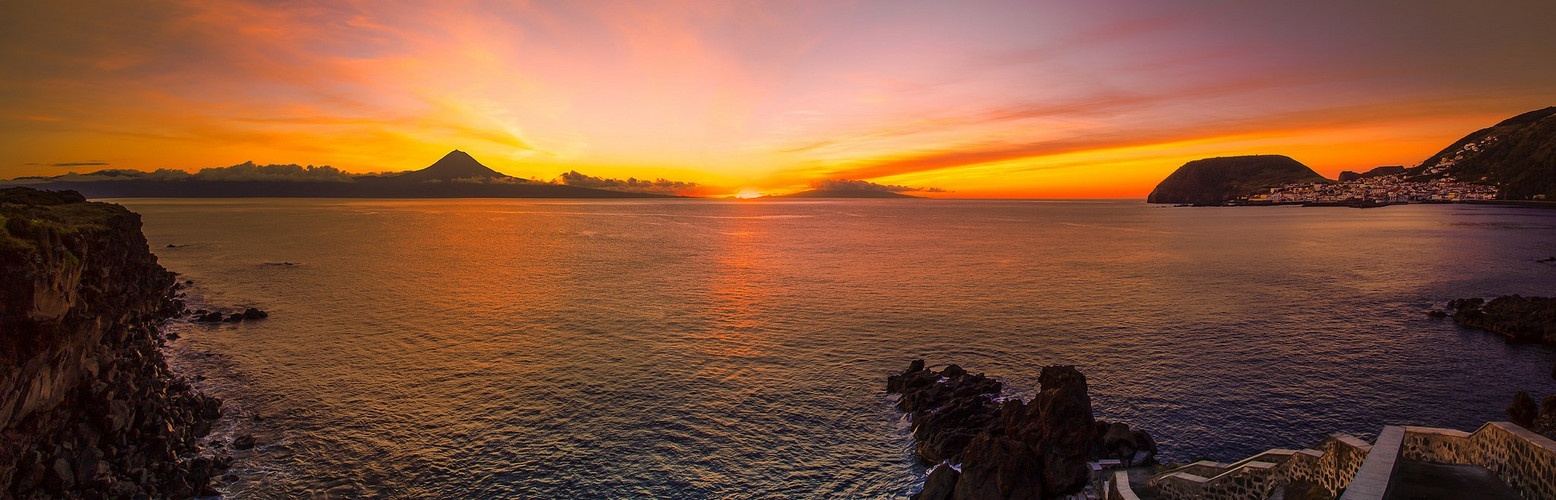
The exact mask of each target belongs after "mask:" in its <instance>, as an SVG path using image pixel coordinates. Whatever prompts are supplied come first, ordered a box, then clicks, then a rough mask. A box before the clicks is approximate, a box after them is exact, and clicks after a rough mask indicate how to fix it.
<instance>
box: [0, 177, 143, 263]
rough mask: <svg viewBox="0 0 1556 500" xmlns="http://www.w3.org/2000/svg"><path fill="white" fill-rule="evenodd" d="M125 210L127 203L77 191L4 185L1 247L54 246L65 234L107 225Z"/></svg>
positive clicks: (0, 209) (0, 199)
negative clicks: (92, 197)
mask: <svg viewBox="0 0 1556 500" xmlns="http://www.w3.org/2000/svg"><path fill="white" fill-rule="evenodd" d="M19 190H21V191H19ZM124 213H125V210H124V207H121V206H118V205H114V204H110V203H95V202H87V201H85V199H84V198H81V195H79V194H76V193H74V192H59V193H56V192H49V191H38V190H36V189H27V188H9V189H0V248H15V249H29V248H48V247H53V246H55V245H58V244H59V242H60V237H61V236H63V235H67V234H75V233H77V232H80V231H82V230H87V229H102V228H105V227H107V223H108V221H109V220H110V219H112V218H113V217H115V216H118V215H122V214H124Z"/></svg>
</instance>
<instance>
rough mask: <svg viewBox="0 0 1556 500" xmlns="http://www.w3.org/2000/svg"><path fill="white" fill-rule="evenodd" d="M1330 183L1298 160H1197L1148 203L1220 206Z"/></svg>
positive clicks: (1153, 193)
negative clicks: (1278, 189) (1284, 188)
mask: <svg viewBox="0 0 1556 500" xmlns="http://www.w3.org/2000/svg"><path fill="white" fill-rule="evenodd" d="M1303 182H1330V180H1329V179H1326V178H1324V176H1322V175H1318V172H1314V171H1313V169H1311V168H1308V166H1307V165H1303V164H1302V163H1301V162H1298V161H1297V160H1293V159H1291V158H1290V157H1287V156H1282V155H1254V156H1228V157H1224V158H1206V159H1203V160H1194V161H1191V162H1188V163H1185V164H1183V166H1181V167H1178V170H1175V171H1173V173H1172V175H1168V176H1167V178H1166V179H1163V180H1162V182H1161V183H1160V184H1157V185H1156V189H1154V190H1152V191H1151V194H1150V196H1148V197H1146V201H1147V202H1150V203H1189V204H1194V205H1220V204H1222V203H1226V202H1228V201H1231V200H1233V199H1236V198H1239V197H1243V196H1248V195H1251V194H1256V193H1262V192H1267V191H1268V190H1269V189H1270V188H1272V187H1278V186H1280V185H1282V184H1296V183H1303Z"/></svg>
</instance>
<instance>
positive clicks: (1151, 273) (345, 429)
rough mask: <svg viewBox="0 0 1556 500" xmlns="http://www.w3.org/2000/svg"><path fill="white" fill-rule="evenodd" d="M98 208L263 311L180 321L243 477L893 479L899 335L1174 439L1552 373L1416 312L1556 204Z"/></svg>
mask: <svg viewBox="0 0 1556 500" xmlns="http://www.w3.org/2000/svg"><path fill="white" fill-rule="evenodd" d="M120 202H122V203H124V204H125V205H127V206H129V207H130V208H131V209H133V210H135V211H138V212H140V213H142V214H144V217H145V230H146V234H147V236H148V238H149V240H150V242H151V244H152V249H153V251H155V252H156V253H157V255H158V257H159V258H160V259H161V261H162V263H163V265H165V266H167V267H168V268H169V269H172V270H174V271H177V272H180V273H182V274H183V275H184V277H185V278H188V279H193V280H194V281H195V282H196V285H195V288H194V289H193V291H192V295H193V296H194V298H196V299H198V300H200V301H203V302H205V303H209V304H216V305H221V306H239V305H242V306H258V307H261V308H264V309H267V310H269V311H270V313H271V316H270V318H269V319H267V320H264V321H261V322H253V323H244V324H241V325H230V324H228V325H220V326H202V325H190V324H178V325H174V327H173V328H175V329H176V330H177V331H178V332H179V333H181V334H182V338H180V339H179V340H178V341H176V342H174V343H173V344H172V345H173V349H174V350H175V351H177V352H178V353H179V355H180V357H179V361H178V364H179V365H180V366H181V367H182V368H183V369H185V370H186V372H188V373H192V374H198V375H201V376H204V377H206V378H205V379H204V380H203V381H202V382H200V383H198V384H197V385H199V386H201V387H202V388H203V389H205V390H207V391H210V392H213V393H215V394H217V395H220V396H222V397H225V398H227V399H228V404H229V407H230V408H231V409H232V410H233V411H231V412H230V413H233V414H236V415H237V417H236V418H233V419H229V420H228V421H227V423H225V424H224V426H223V427H222V429H221V430H220V431H219V432H220V433H221V435H223V436H227V435H230V434H231V433H239V432H252V433H255V434H257V435H258V436H260V442H261V446H260V447H259V449H258V451H257V452H255V453H251V454H250V453H240V454H239V456H240V460H239V462H238V467H237V468H236V469H235V472H237V474H238V475H239V476H240V480H239V481H238V482H237V483H235V484H233V485H232V486H231V488H230V490H231V492H233V493H237V494H238V495H239V496H240V497H247V496H260V497H268V496H291V495H296V494H301V493H304V492H325V491H333V492H335V493H337V494H341V495H345V496H351V497H366V496H372V497H377V496H387V497H418V498H456V497H471V496H475V497H502V498H506V497H524V498H559V497H569V496H584V497H647V496H652V497H686V498H708V497H718V498H743V497H772V498H787V497H819V496H827V497H891V496H900V495H905V494H907V493H910V492H911V491H913V490H914V489H915V488H916V484H917V483H918V482H920V481H922V475H923V474H924V469H923V468H922V467H917V466H915V465H913V461H912V459H911V457H910V455H909V453H910V451H909V450H910V441H909V437H908V435H907V429H906V426H905V423H904V422H903V421H902V420H901V419H900V416H899V415H898V414H896V413H895V412H894V411H892V410H891V409H890V407H889V403H888V401H887V398H886V395H885V394H884V391H883V390H882V389H883V384H884V377H885V375H886V374H887V373H888V372H890V371H894V370H900V369H901V368H903V367H904V366H905V365H906V364H907V361H908V360H910V359H912V358H915V357H923V358H927V359H928V360H929V361H930V363H931V364H934V363H946V362H956V363H960V364H962V365H963V366H967V367H969V368H971V369H972V370H974V371H984V372H987V373H989V374H991V375H996V376H998V377H1001V378H1003V379H1004V380H1006V381H1007V383H1008V384H1009V385H1010V387H1011V390H1012V392H1013V393H1014V394H1016V395H1021V396H1023V397H1027V396H1030V394H1031V392H1032V391H1033V385H1034V384H1035V383H1036V380H1035V379H1036V374H1037V371H1038V367H1040V366H1041V365H1043V364H1053V363H1068V364H1076V365H1079V366H1080V367H1081V369H1082V370H1083V371H1084V372H1085V373H1086V375H1087V376H1088V378H1089V379H1090V382H1091V394H1092V398H1093V403H1094V404H1095V406H1096V408H1097V411H1098V413H1099V414H1100V415H1099V416H1101V417H1103V418H1107V419H1110V420H1114V419H1116V420H1123V421H1127V422H1130V423H1132V424H1134V425H1136V426H1137V427H1142V428H1144V429H1147V430H1149V431H1150V432H1152V433H1153V434H1154V435H1155V436H1156V438H1157V439H1158V441H1159V442H1160V444H1161V447H1162V448H1163V450H1164V451H1165V452H1166V453H1167V454H1168V455H1169V457H1168V458H1174V459H1188V458H1191V457H1202V456H1203V457H1212V458H1218V459H1231V458H1235V457H1238V456H1239V455H1245V454H1248V453H1251V452H1254V451H1257V450H1262V449H1265V448H1269V447H1276V446H1280V447H1298V446H1304V445H1310V444H1313V443H1315V442H1316V441H1317V440H1319V439H1321V438H1322V437H1323V436H1324V435H1326V434H1328V433H1331V432H1336V431H1345V432H1351V433H1357V434H1362V435H1367V436H1370V433H1372V432H1376V430H1377V429H1378V428H1379V427H1380V426H1382V425H1383V424H1385V423H1409V424H1421V425H1433V426H1447V427H1457V428H1462V429H1469V428H1472V427H1474V426H1476V425H1478V424H1479V423H1481V422H1483V421H1486V420H1488V419H1501V418H1502V417H1501V408H1503V407H1504V406H1505V405H1506V404H1507V402H1508V400H1509V399H1510V396H1511V394H1512V393H1513V392H1514V391H1516V390H1521V389H1522V390H1531V391H1538V392H1539V393H1545V394H1549V393H1556V382H1553V381H1552V380H1551V378H1550V373H1551V366H1552V364H1553V363H1556V352H1553V351H1552V350H1550V349H1546V348H1541V347H1535V346H1518V345H1509V344H1507V343H1506V342H1504V341H1503V340H1502V339H1500V338H1498V337H1495V336H1492V335H1488V334H1483V333H1480V332H1475V331H1467V330H1461V329H1459V328H1456V327H1454V326H1453V325H1452V324H1451V323H1449V322H1444V321H1442V320H1434V319H1430V318H1428V317H1426V315H1425V314H1423V313H1424V311H1425V310H1426V309H1427V308H1428V307H1431V306H1433V305H1437V304H1440V303H1442V302H1444V301H1446V300H1448V299H1450V298H1454V297H1460V296H1477V295H1479V296H1484V295H1495V294H1504V293H1522V294H1543V295H1552V294H1556V265H1551V264H1541V263H1537V262H1535V260H1536V259H1539V258H1544V257H1551V256H1556V211H1538V210H1527V209H1511V208H1498V207H1468V206H1418V205H1412V206H1401V207H1388V208H1383V209H1373V210H1354V209H1344V208H1331V209H1318V208H1308V209H1303V208H1241V209H1182V208H1162V207H1152V206H1149V205H1145V204H1143V203H1138V202H1020V201H1009V202H1007V201H945V200H901V201H895V200H894V201H815V202H769V203H762V202H745V203H741V202H721V201H685V200H676V201H627V202H623V201H519V200H511V201H510V200H416V201H394V200H295V199H289V200H221V201H218V200H143V199H142V200H120ZM168 244H174V245H177V246H176V247H172V248H169V247H167V245H168ZM255 415H258V416H259V417H260V418H261V419H259V420H256V419H254V418H252V417H253V416H255Z"/></svg>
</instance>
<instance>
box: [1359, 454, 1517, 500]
mask: <svg viewBox="0 0 1556 500" xmlns="http://www.w3.org/2000/svg"><path fill="white" fill-rule="evenodd" d="M1392 479H1393V480H1392V481H1390V482H1389V483H1390V484H1389V496H1388V498H1389V500H1439V499H1442V500H1447V499H1459V498H1479V499H1484V500H1520V498H1519V496H1518V492H1517V491H1514V490H1513V488H1512V487H1510V486H1508V485H1507V484H1505V483H1503V482H1502V480H1501V479H1498V478H1497V476H1496V474H1492V473H1491V471H1489V470H1486V468H1485V467H1481V466H1479V465H1445V464H1434V463H1430V462H1417V461H1413V460H1400V461H1399V463H1398V464H1397V465H1396V466H1395V467H1394V477H1393V478H1392Z"/></svg>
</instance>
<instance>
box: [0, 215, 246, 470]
mask: <svg viewBox="0 0 1556 500" xmlns="http://www.w3.org/2000/svg"><path fill="white" fill-rule="evenodd" d="M0 220H4V221H5V222H4V227H3V229H0V262H3V265H0V332H5V335H3V336H0V394H3V397H0V488H3V489H4V493H0V497H4V498H103V497H109V496H115V497H124V498H134V497H140V498H147V497H150V498H167V497H175V498H176V497H187V496H189V495H192V494H194V493H199V492H201V491H204V490H205V486H206V484H205V481H206V478H205V477H204V474H202V473H201V472H200V470H199V469H200V466H199V464H198V463H197V462H195V461H194V457H195V456H196V454H197V452H198V448H197V446H198V440H199V438H200V437H201V436H203V435H204V434H206V433H207V432H209V431H210V424H211V419H210V418H207V416H208V415H210V414H211V413H212V412H209V411H206V409H207V408H212V407H214V408H215V410H214V411H215V412H216V413H219V411H220V410H219V408H220V403H219V402H214V403H213V402H212V401H213V398H208V397H206V396H204V395H202V394H200V393H198V392H195V391H194V390H193V389H191V388H190V387H189V385H188V384H187V383H184V382H182V381H181V380H179V379H178V378H176V377H175V376H174V375H173V374H172V373H171V372H170V371H169V370H168V367H167V364H166V362H165V360H164V359H163V357H162V353H161V351H159V350H158V348H157V337H158V334H157V330H158V327H159V325H160V324H161V322H162V321H163V320H165V319H168V318H171V317H173V316H176V315H178V314H179V312H180V311H181V310H182V306H181V305H178V304H177V303H176V302H175V301H174V298H173V297H172V295H171V293H172V285H173V283H174V277H173V275H172V273H169V272H167V271H166V270H165V269H163V268H162V267H161V266H159V265H157V262H156V258H155V257H154V256H153V255H152V254H151V252H150V249H149V247H148V246H147V244H146V240H145V238H144V237H143V236H142V235H141V232H140V218H139V216H137V215H136V214H134V213H132V212H130V211H128V210H125V209H124V208H123V207H120V206H118V205H111V204H106V203H87V202H84V200H83V199H82V197H81V196H80V195H78V194H75V193H49V192H43V191H36V190H31V189H20V188H18V189H0Z"/></svg>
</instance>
